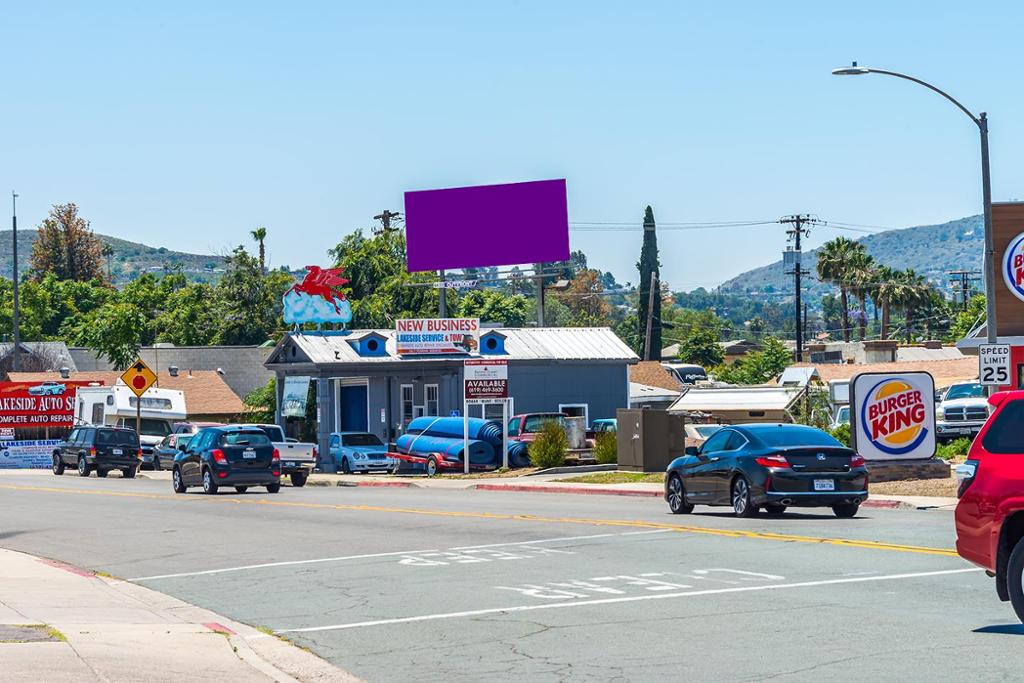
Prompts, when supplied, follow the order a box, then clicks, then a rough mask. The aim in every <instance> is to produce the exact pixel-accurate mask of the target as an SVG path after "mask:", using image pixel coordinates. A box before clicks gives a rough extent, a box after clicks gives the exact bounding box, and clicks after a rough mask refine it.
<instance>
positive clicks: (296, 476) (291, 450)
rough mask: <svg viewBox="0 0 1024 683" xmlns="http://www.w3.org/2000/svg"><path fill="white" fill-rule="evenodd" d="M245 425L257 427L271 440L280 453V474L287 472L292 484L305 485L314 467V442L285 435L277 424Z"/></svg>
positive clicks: (315, 455)
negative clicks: (305, 441)
mask: <svg viewBox="0 0 1024 683" xmlns="http://www.w3.org/2000/svg"><path fill="white" fill-rule="evenodd" d="M246 426H247V427H258V428H260V429H262V430H263V433H264V434H266V435H267V438H269V439H270V441H271V442H273V444H274V447H275V448H277V450H278V452H279V453H280V455H281V474H282V475H285V474H287V475H288V476H289V477H290V478H291V480H292V486H305V485H306V479H308V478H309V475H310V473H311V472H312V471H313V468H314V467H316V458H317V452H316V444H312V443H300V442H298V441H296V440H295V439H289V438H287V437H285V435H284V430H283V429H281V427H280V426H278V425H271V424H250V425H246Z"/></svg>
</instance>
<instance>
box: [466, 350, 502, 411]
mask: <svg viewBox="0 0 1024 683" xmlns="http://www.w3.org/2000/svg"><path fill="white" fill-rule="evenodd" d="M462 374H463V383H464V386H463V396H464V397H465V399H466V400H467V401H476V400H480V399H503V398H508V361H507V360H504V359H502V360H498V359H493V358H473V359H469V360H467V361H466V362H465V363H464V364H463V373H462Z"/></svg>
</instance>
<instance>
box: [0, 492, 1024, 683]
mask: <svg viewBox="0 0 1024 683" xmlns="http://www.w3.org/2000/svg"><path fill="white" fill-rule="evenodd" d="M0 502H2V506H0V507H2V509H3V510H4V524H3V527H2V530H0V539H2V543H3V545H4V546H6V547H9V548H13V549H16V550H23V551H26V552H30V553H35V554H39V555H43V556H47V557H53V558H56V559H61V560H64V561H67V562H70V563H73V564H76V565H79V566H83V567H86V568H89V569H93V570H98V571H103V572H107V573H109V574H113V575H115V576H118V577H121V578H124V579H127V580H130V581H135V582H138V583H141V584H143V585H146V586H148V587H150V588H153V589H155V590H159V591H163V592H166V593H169V594H172V595H174V596H176V597H179V598H181V599H184V600H186V601H189V602H192V603H195V604H198V605H201V606H204V607H208V608H210V609H213V610H215V611H218V612H220V613H222V614H225V615H227V616H229V617H231V618H233V619H237V620H239V621H242V622H246V623H249V624H252V625H255V626H260V627H263V628H265V629H269V630H272V631H274V632H276V633H277V634H280V635H283V636H285V637H287V638H289V639H291V640H293V641H294V642H296V643H298V644H300V645H303V646H306V647H308V648H310V649H311V650H312V651H314V652H316V653H317V654H319V655H321V656H322V657H325V658H327V659H329V660H331V661H332V662H334V663H336V664H338V665H339V666H341V667H343V668H345V669H347V670H349V671H351V672H352V673H354V674H356V675H358V676H360V677H363V678H366V679H368V680H410V679H413V678H415V679H417V680H480V679H484V678H493V677H497V676H502V675H510V674H512V675H515V676H516V677H517V678H521V679H525V680H560V679H565V678H572V679H574V680H580V679H594V680H667V679H669V678H672V679H679V678H680V677H682V676H685V677H687V678H691V679H695V680H763V679H765V678H779V679H784V680H820V679H821V677H822V676H823V675H832V676H851V677H852V676H857V677H865V676H867V677H875V678H882V679H886V680H890V679H897V678H903V679H911V680H922V679H926V678H934V677H942V678H953V677H964V678H967V677H970V678H971V679H979V678H985V679H996V678H1004V677H1005V678H1012V677H1015V676H1016V675H1018V672H1019V671H1021V669H1022V666H1024V654H1022V653H1021V651H1020V648H1019V637H1020V636H1021V635H1024V630H1022V629H1021V628H1020V626H1019V625H1018V624H1017V623H1016V620H1015V619H1014V616H1013V613H1012V611H1011V609H1010V608H1009V606H1008V605H1006V604H1004V603H1000V602H998V600H997V599H996V596H995V591H994V589H993V586H992V581H991V580H990V579H988V578H987V577H986V576H985V575H984V573H983V572H981V571H980V570H976V569H975V568H973V567H972V566H970V565H968V564H966V563H965V562H964V561H962V560H961V559H959V558H958V557H956V554H955V552H953V550H952V548H953V528H952V515H951V514H950V513H949V512H948V511H934V510H933V511H918V510H874V509H871V510H863V511H862V512H861V515H860V516H859V517H858V518H856V519H852V520H839V519H836V518H835V517H834V516H833V515H832V513H831V511H829V510H822V511H820V514H816V513H817V512H818V511H814V510H812V511H809V512H807V513H793V514H786V515H784V516H783V517H781V518H769V517H764V516H762V517H760V518H755V519H751V520H738V519H735V518H733V517H731V516H729V515H728V514H725V513H724V512H721V511H720V510H719V509H715V510H712V509H710V508H701V507H698V508H697V512H696V514H694V515H689V516H673V515H670V514H668V511H667V508H666V506H665V504H664V503H663V502H662V501H659V500H656V499H639V498H637V499H631V498H621V497H612V496H574V495H551V494H542V493H509V492H489V491H454V490H451V491H449V490H427V489H389V488H338V487H326V488H310V487H307V488H304V489H292V488H285V489H283V490H282V492H281V493H280V494H278V495H269V494H266V493H264V492H262V491H260V492H250V493H247V494H245V495H237V494H230V495H228V494H224V495H218V496H204V495H202V494H199V493H198V492H197V493H196V494H191V493H190V494H188V495H183V496H182V495H174V494H173V493H172V492H171V490H170V485H169V484H168V483H167V482H165V481H158V480H148V479H136V480H120V479H114V478H111V479H108V480H98V479H96V478H90V479H80V478H78V477H72V476H64V477H54V476H52V475H47V474H43V473H40V474H38V475H27V474H19V475H11V476H2V477H0Z"/></svg>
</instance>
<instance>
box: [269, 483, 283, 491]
mask: <svg viewBox="0 0 1024 683" xmlns="http://www.w3.org/2000/svg"><path fill="white" fill-rule="evenodd" d="M280 490H281V485H280V484H267V493H277V492H278V491H280Z"/></svg>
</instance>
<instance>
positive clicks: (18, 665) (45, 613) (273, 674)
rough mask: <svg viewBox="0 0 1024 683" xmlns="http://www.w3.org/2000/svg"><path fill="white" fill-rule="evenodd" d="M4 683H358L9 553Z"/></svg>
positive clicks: (216, 621) (0, 673) (159, 600)
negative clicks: (28, 682)
mask: <svg viewBox="0 0 1024 683" xmlns="http://www.w3.org/2000/svg"><path fill="white" fill-rule="evenodd" d="M0 679H3V680H4V681H47V682H48V683H53V682H55V681H76V682H77V681H143V680H144V681H175V683H180V682H181V681H218V683H224V682H227V681H356V680H358V679H356V678H354V677H352V676H350V675H349V674H347V673H345V672H344V671H342V670H341V669H338V668H336V667H334V666H333V665H331V664H329V663H328V662H326V661H324V660H322V659H320V658H318V657H316V656H315V655H313V654H310V653H308V652H306V651H304V650H302V649H300V648H298V647H295V646H294V645H291V644H289V643H287V642H285V641H282V640H279V639H277V638H270V637H266V636H265V635H264V634H262V633H260V632H259V631H257V630H256V629H253V628H250V627H249V626H245V625H244V624H239V623H237V622H234V621H231V620H229V619H226V618H225V617H222V616H219V615H217V614H214V613H213V612H210V611H207V610H205V609H201V608H199V607H195V606H193V605H189V604H188V603H185V602H182V601H180V600H178V599H176V598H172V597H170V596H167V595H164V594H162V593H157V592H156V591H152V590H150V589H148V588H143V587H142V586H137V585H135V584H131V583H126V582H124V581H120V580H117V579H111V578H107V577H103V576H98V575H94V574H92V573H91V572H88V571H84V570H81V569H77V568H75V567H71V566H69V565H65V564H62V563H60V562H55V561H52V560H46V559H42V558H37V557H33V556H31V555H26V554H23V553H18V552H14V551H11V550H4V549H0Z"/></svg>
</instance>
